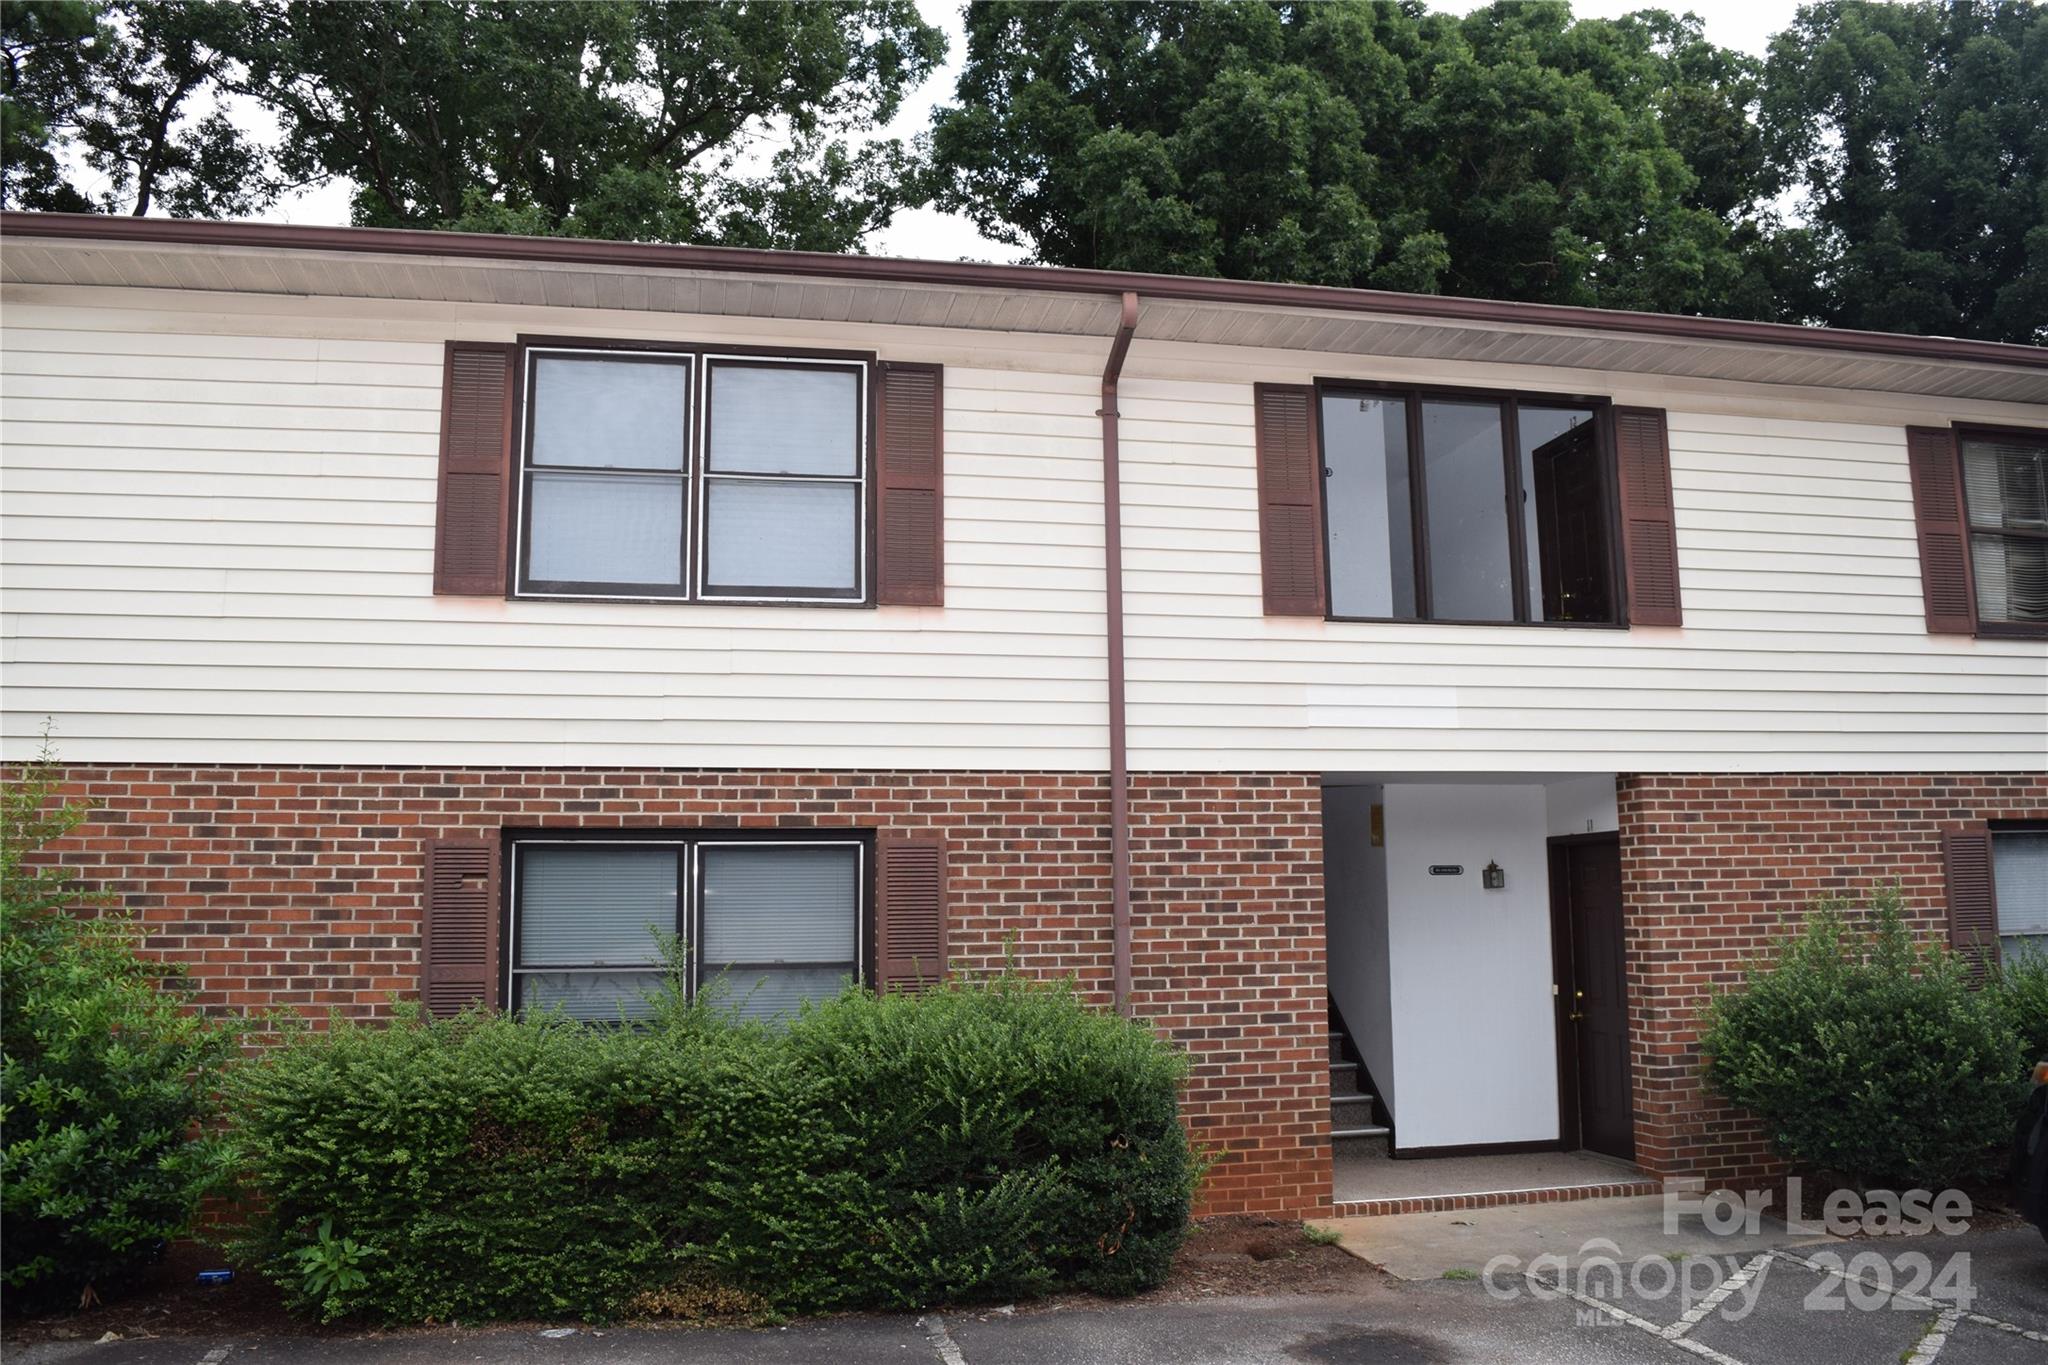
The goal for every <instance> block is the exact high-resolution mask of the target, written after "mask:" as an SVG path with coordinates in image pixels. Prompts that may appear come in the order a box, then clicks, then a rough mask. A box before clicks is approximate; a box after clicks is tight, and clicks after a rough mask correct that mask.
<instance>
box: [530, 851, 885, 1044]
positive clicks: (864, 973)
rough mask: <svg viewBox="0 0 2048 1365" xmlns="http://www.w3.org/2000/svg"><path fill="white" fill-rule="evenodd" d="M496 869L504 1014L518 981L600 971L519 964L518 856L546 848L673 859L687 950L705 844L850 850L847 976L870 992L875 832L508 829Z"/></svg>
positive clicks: (694, 965) (696, 921) (696, 919)
mask: <svg viewBox="0 0 2048 1365" xmlns="http://www.w3.org/2000/svg"><path fill="white" fill-rule="evenodd" d="M503 839H504V844H503V867H504V872H503V874H502V875H501V877H500V883H501V895H502V897H503V904H502V905H500V906H499V908H498V923H499V930H498V934H499V942H500V943H502V944H503V945H504V947H503V949H502V953H501V956H502V961H501V962H500V964H499V966H498V973H497V975H498V979H497V981H496V982H495V983H494V987H495V989H497V990H498V991H500V992H501V994H500V996H499V998H500V999H502V1000H503V1001H504V1002H505V1009H506V1012H507V1013H516V1012H517V1011H518V1010H519V1009H520V1008H521V1005H522V1000H521V996H522V994H523V992H522V990H521V985H520V980H519V978H520V976H521V975H522V974H526V973H530V972H533V971H537V970H548V971H564V972H577V971H582V972H589V971H593V970H600V969H595V968H591V967H579V966H574V965H570V966H555V967H546V966H543V967H536V968H523V967H521V966H520V962H519V939H518V930H519V917H518V916H519V850H520V849H521V848H522V847H533V846H541V847H546V846H549V845H578V844H583V845H603V844H639V845H646V846H651V847H656V848H673V849H674V850H675V855H676V887H677V890H678V892H679V893H680V894H678V896H677V897H676V927H675V932H676V936H677V937H678V938H679V939H680V940H681V941H682V942H683V943H684V944H686V945H693V944H696V943H700V942H702V932H701V930H702V924H703V913H704V889H703V876H704V872H703V860H702V859H701V858H699V857H697V856H696V854H697V850H698V849H699V848H701V847H702V846H704V845H707V844H710V845H721V844H800V845H809V846H813V847H822V846H833V847H843V846H847V845H851V846H854V847H856V848H857V849H858V850H859V854H860V873H859V876H858V877H857V878H856V880H855V883H854V885H855V888H856V892H857V896H858V900H857V903H856V905H855V908H854V915H855V925H854V940H853V946H854V969H853V979H854V981H855V983H856V984H859V985H864V986H865V985H872V984H873V983H874V981H875V974H876V970H877V963H876V958H875V942H876V922H877V919H878V916H879V913H880V909H879V905H878V902H877V900H876V895H875V866H876V859H875V831H874V830H872V829H844V828H823V827H820V828H808V827H799V828H791V829H781V828H778V829H719V828H710V827H692V828H688V829H671V828H654V829H647V828H633V829H593V828H589V827H585V826H577V827H574V828H569V829H550V828H547V827H545V826H536V827H532V828H519V829H507V830H505V831H504V833H503ZM725 965H726V966H728V967H735V968H740V969H746V968H749V967H768V966H772V965H774V964H766V963H745V962H742V963H728V964H725ZM700 967H701V964H700V962H699V961H698V956H697V954H696V953H695V952H694V951H692V952H691V953H690V956H689V967H688V993H689V998H690V999H692V1000H695V999H696V998H697V996H698V992H699V989H700V987H701V985H702V983H701V982H700V981H699V979H698V976H699V971H700ZM603 970H610V971H612V972H614V973H615V974H618V975H636V974H644V973H645V972H648V971H654V972H660V971H662V970H665V969H664V968H662V967H658V966H657V967H644V966H635V967H620V968H614V969H603Z"/></svg>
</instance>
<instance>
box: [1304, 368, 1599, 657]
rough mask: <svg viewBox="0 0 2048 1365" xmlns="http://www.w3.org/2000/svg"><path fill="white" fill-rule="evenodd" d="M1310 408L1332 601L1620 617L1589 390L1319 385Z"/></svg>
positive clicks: (1522, 616)
mask: <svg viewBox="0 0 2048 1365" xmlns="http://www.w3.org/2000/svg"><path fill="white" fill-rule="evenodd" d="M1321 408H1322V450H1323V465H1324V470H1323V474H1324V489H1323V491H1324V507H1325V519H1326V535H1327V537H1328V555H1327V559H1328V564H1329V587H1330V614H1331V615H1332V616H1337V617H1349V618H1362V619H1372V620H1401V621H1412V620H1423V621H1457V622H1516V621H1523V622H1572V623H1583V624H1601V625H1607V624H1614V623H1616V622H1618V621H1619V619H1620V611H1619V602H1620V594H1619V593H1618V591H1617V587H1616V585H1617V582H1618V580H1619V574H1618V571H1617V568H1616V564H1615V560H1616V554H1615V537H1614V535H1613V533H1612V527H1613V511H1612V493H1611V487H1612V479H1611V477H1610V473H1609V471H1610V466H1611V461H1610V458H1609V456H1608V453H1607V451H1608V442H1607V438H1606V431H1605V422H1604V418H1603V405H1599V404H1595V403H1590V402H1579V401H1573V400H1567V399H1550V398H1536V397H1504V398H1503V397H1494V396H1490V395H1489V396H1481V395H1471V394H1461V393H1458V392H1456V391H1429V392H1419V391H1393V390H1386V389H1372V390H1362V389H1346V388H1332V389H1328V390H1325V391H1324V392H1323V394H1322V397H1321Z"/></svg>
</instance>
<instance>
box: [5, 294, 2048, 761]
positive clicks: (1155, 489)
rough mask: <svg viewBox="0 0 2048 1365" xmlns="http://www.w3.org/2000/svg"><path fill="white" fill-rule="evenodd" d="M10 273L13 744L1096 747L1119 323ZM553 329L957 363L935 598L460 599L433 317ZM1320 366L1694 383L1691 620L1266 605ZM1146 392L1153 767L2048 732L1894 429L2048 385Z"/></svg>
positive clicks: (1139, 416) (1686, 435)
mask: <svg viewBox="0 0 2048 1365" xmlns="http://www.w3.org/2000/svg"><path fill="white" fill-rule="evenodd" d="M6 298H7V303H8V307H7V315H6V320H7V326H6V330H5V334H4V348H5V355H4V370H0V392H4V400H5V402H4V411H0V422H4V452H0V464H4V469H0V489H4V498H5V502H4V507H0V514H4V541H5V544H4V574H5V579H4V590H5V597H4V602H0V660H4V663H5V665H6V674H7V676H6V681H7V691H8V695H7V708H6V727H7V729H6V735H7V749H6V752H7V754H8V756H9V757H10V758H14V757H20V756H22V755H24V754H26V753H28V752H31V751H32V750H33V749H34V747H35V744H36V736H37V734H38V732H39V731H40V730H41V727H42V723H43V720H44V718H45V717H49V718H50V719H51V720H52V721H53V722H54V725H55V728H56V735H57V741H58V745H59V752H60V755H61V756H62V757H63V758H65V759H69V760H73V761H78V762H121V763H125V762H135V763H156V764H177V763H241V764H278V765H285V764H341V765H383V764H421V765H454V764H480V765H508V766H517V767H528V768H530V767H542V766H547V765H579V766H582V765H608V764H609V765H630V766H631V767H634V768H643V767H664V766H666V767H682V768H691V769H702V768H741V769H762V768H801V769H810V770H816V769H832V768H884V769H969V770H989V769H1034V770H1040V769H1053V770H1066V771H1101V770H1102V768H1103V767H1104V766H1105V763H1106V742H1107V725H1106V717H1105V714H1104V707H1105V704H1106V686H1105V682H1104V678H1103V670H1104V663H1103V659H1104V646H1103V616H1102V611H1103V592H1102V506H1101V497H1102V485H1101V447H1100V433H1101V424H1100V421H1099V419H1098V418H1097V416H1096V409H1097V408H1098V407H1099V406H1100V391H1099V387H1098V386H1099V378H1100V371H1101V365H1102V360H1103V355H1104V353H1105V351H1106V348H1107V338H1106V337H1105V338H1102V339H1100V340H1099V341H1097V340H1091V339H1076V338H1071V337H1068V338H1061V337H1046V336H1033V335H1028V334H998V333H979V332H961V331H945V330H941V329H934V328H918V327H877V326H854V325H851V324H820V323H798V322H791V321H777V320H774V319H734V318H722V319H707V318H690V317H676V318H670V319H662V318H659V317H650V316H649V315H646V314H635V315H623V314H602V313H595V312H577V311H573V310H569V309H563V308H553V309H550V308H543V307H537V306H536V307H531V308H522V307H484V306H473V305H466V306H463V307H460V308H458V307H454V306H440V307H436V306H434V305H425V304H407V305H401V304H377V303H369V302H349V301H334V300H327V301H321V300H313V301H307V300H274V299H251V298H243V297H235V296H228V295H189V296H183V297H179V296H173V295H169V294H152V293H146V292H143V291H131V290H103V289H66V288H62V287H57V286H33V287H30V286H15V287H10V289H9V290H8V292H7V294H6ZM522 333H525V334H545V335H550V336H563V335H584V336H592V337H644V338H646V339H648V340H651V341H662V340H670V341H678V342H691V343H703V344H705V345H709V346H716V345H718V344H721V343H729V344H733V345H746V346H771V347H774V346H780V347H792V348H806V347H809V348H837V349H859V350H869V351H874V352H876V353H878V354H881V355H883V356H885V357H887V358H890V359H898V360H906V361H938V362H942V363H944V364H945V366H946V372H945V448H946V482H945V496H946V528H945V529H946V606H945V607H944V608H905V607H885V608H879V609H852V610H849V609H845V608H843V607H842V608H810V607H777V606H743V605H718V606H715V607H714V606H705V607H690V606H679V605H675V604H668V603H630V602H620V603H607V602H597V603H591V602H555V601H504V600H498V599H484V598H457V597H439V598H437V597H435V596H433V594H432V590H431V588H432V584H431V575H432V552H433V534H434V490H435V473H436V449H437V439H436V438H437V432H438V429H439V424H440V385H441V361H442V343H443V342H444V341H446V340H448V339H450V338H460V339H464V340H478V341H492V340H498V341H509V340H511V339H512V338H514V337H515V336H517V335H520V334H522ZM1425 371H1426V372H1425ZM1319 374H1320V375H1326V376H1330V377H1344V378H1357V379H1382V380H1386V381H1388V382H1396V383H1414V382H1417V381H1420V380H1426V381H1428V382H1431V383H1439V384H1446V385H1463V386H1480V387H1491V388H1505V389H1523V390H1531V389H1545V388H1548V389H1552V390H1560V391H1570V392H1578V393H1601V394H1609V395H1612V396H1613V397H1614V399H1615V400H1616V401H1617V402H1622V403H1638V404H1641V403H1648V404H1651V405H1656V406H1664V407H1667V408H1668V409H1669V410H1670V439H1671V450H1672V472H1673V480H1674V484H1675V496H1676V512H1677V531H1678V549H1679V560H1680V567H1681V572H1682V586H1683V592H1684V604H1685V622H1686V623H1685V625H1684V626H1683V627H1682V628H1676V629H1673V628H1653V629H1650V628H1639V629H1637V630H1634V631H1629V632H1622V631H1614V630H1601V629H1593V628H1548V627H1531V626H1497V627H1475V626H1451V625H1434V624H1425V623H1413V622H1401V623H1390V624H1367V623H1360V622H1323V621H1315V620H1303V619H1293V618H1287V619H1283V618H1268V617H1265V616H1263V615H1262V614H1261V606H1260V583H1259V554H1258V522H1257V506H1256V499H1255V484H1256V479H1255V469H1254V464H1253V443H1252V407H1251V384H1252V382H1253V381H1255V380H1266V381H1273V382H1292V383H1300V382H1304V381H1306V380H1308V379H1309V378H1312V377H1314V376H1316V375H1319ZM1689 405H1690V406H1689ZM1121 407H1122V411H1123V425H1122V435H1123V442H1122V449H1123V461H1124V471H1123V497H1124V555H1125V571H1126V577H1125V583H1126V606H1127V612H1128V622H1127V632H1128V652H1129V678H1130V726H1131V731H1130V739H1131V761H1132V765H1133V766H1134V767H1135V768H1137V769H1140V770H1193V771H1203V770H1210V771H1270V770H1300V771H1378V772H1401V771H1414V772H1432V771H1466V772H1499V771H1511V770H1524V771H1541V772H1546V773H1557V772H1571V771H1586V772H1616V771H1621V772H1627V771H1639V770H1647V771H1792V772H1798V771H1825V770H1831V769H1841V770H1859V771H1895V770H1905V771H1945V770H1965V771H1968V770H1994V769H2003V770H2013V769H2020V770H2031V769H2038V768H2040V767H2041V766H2042V765H2043V764H2044V763H2048V644H2044V643H2043V642H2041V641H2038V640H2031V641H2030V640H2010V639H2007V640H1969V639H1962V638H1955V637H1941V636H1930V635H1928V634H1927V632H1926V629H1925V625H1924V621H1923V616H1922V605H1921V600H1920V583H1919V567H1918V558H1917V552H1916V548H1915V539H1914V527H1913V520H1912V502H1911V495H1910V491H1909V489H1908V485H1907V480H1906V463H1905V434H1904V428H1905V426H1906V425H1908V424H1920V425H1931V424H1946V423H1947V422H1948V421H1950V420H1974V421H1980V422H1987V423H2003V424H2007V425H2024V424H2027V423H2029V422H2031V423H2034V424H2043V425H2048V412H2043V411H2042V410H2040V409H2033V408H2026V407H2021V406H2019V405H2014V404H1988V403H1977V404H1971V403H1969V402H1965V401H1961V400H1936V399H1924V400H1923V399H1914V398H1910V397H1900V396H1889V395H1871V394H1861V393H1828V392H1823V391H1819V390H1811V389H1796V388H1787V387H1777V386H1748V387H1738V386H1734V385H1730V384H1715V383H1707V382H1705V381H1667V380H1662V379H1658V378H1656V377H1630V376H1614V375H1599V374H1594V373H1590V372H1585V371H1543V370H1540V369H1537V368H1535V367H1530V366H1508V365H1480V364H1474V363H1448V362H1446V363H1441V364H1431V365H1427V366H1425V365H1424V364H1423V363H1422V362H1418V361H1414V360H1404V361H1391V360H1390V361H1386V362H1381V363H1369V362H1367V361H1366V360H1365V359H1363V358H1360V357H1356V356H1349V357H1337V356H1318V355H1313V354H1307V353H1300V352H1283V351H1273V350H1260V351H1254V350H1242V351H1240V350H1236V349H1230V348H1221V347H1214V346H1201V347H1196V346H1183V345H1179V344H1177V343H1166V342H1154V341H1148V340H1147V339H1146V338H1145V337H1144V336H1142V335H1141V337H1140V338H1139V340H1138V342H1137V344H1136V345H1135V346H1134V347H1133V349H1132V353H1131V360H1130V368H1129V371H1128V373H1127V375H1126V378H1125V380H1124V384H1123V393H1122V399H1121Z"/></svg>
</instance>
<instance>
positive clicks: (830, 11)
mask: <svg viewBox="0 0 2048 1365" xmlns="http://www.w3.org/2000/svg"><path fill="white" fill-rule="evenodd" d="M944 55H945V37H944V35H943V34H942V33H940V32H939V31H938V30H937V29H935V28H933V27H931V26H930V25H928V24H926V23H924V22H923V20H922V19H921V18H919V16H918V13H917V8H916V6H915V4H914V3H913V0H833V2H832V3H820V4H803V5H790V4H777V3H765V2H764V0H730V2H729V3H722V4H681V3H659V2H658V0H558V2H557V3H547V4H540V3H517V2H516V0H409V2H408V3H396V2H394V0H375V2H374V3H373V2H371V0H363V2H361V3H349V4H337V3H330V2H329V0H248V2H247V3H240V2H239V0H92V2H91V3H86V2H85V0H27V2H24V3H15V0H9V3H8V4H7V5H6V6H5V8H4V10H0V56H4V58H5V67H4V72H5V76H6V86H5V90H4V96H5V98H4V103H0V111H4V114H5V119H6V123H5V128H6V136H7V148H6V151H7V158H6V159H7V164H8V167H9V169H8V171H7V173H6V178H5V182H4V191H5V194H4V197H5V201H6V203H7V204H8V205H9V206H10V207H22V208H43V209H68V210H99V211H103V212H133V213H148V212H157V211H166V212H170V213H172V214H178V215H193V216H207V217H232V216H237V215H241V214H247V213H250V212H254V211H258V210H260V209H262V208H264V207H266V206H267V205H268V204H269V203H270V202H272V201H273V200H274V199H275V198H276V197H277V195H278V193H279V192H280V191H281V190H282V189H283V188H285V187H287V186H289V185H292V184H303V183H311V182H315V181H320V180H326V179H331V178H341V179H345V180H348V181H350V182H352V183H353V184H354V185H355V186H356V187H357V193H356V197H355V202H354V208H353V217H354V220H355V221H356V222H357V223H358V224H363V225H373V226H406V227H435V228H470V229H478V230H484V231H502V232H531V233H543V234H568V235H579V236H597V237H620V238H641V239H655V240H662V241H715V242H727V243H734V244H740V245H748V246H781V247H800V248H810V249H815V250H824V251H843V250H847V249H850V248H851V247H853V246H856V245H858V243H859V242H860V240H861V239H862V237H863V236H864V235H865V234H866V233H868V232H869V231H871V230H873V229H874V228H876V227H878V226H880V225H881V224H883V223H885V222H887V221H888V219H889V217H890V215H891V214H892V213H893V212H894V211H895V210H896V208H898V207H899V206H901V205H902V204H904V203H906V202H922V200H923V199H924V198H925V197H927V196H926V192H925V189H924V185H925V175H924V172H923V167H922V163H921V161H920V160H919V159H918V157H917V156H916V155H915V153H914V152H913V150H912V149H910V148H907V147H904V146H903V145H901V144H900V143H898V142H895V141H879V142H871V143H868V144H867V145H863V146H860V147H858V148H856V147H854V146H853V145H852V139H851V135H853V134H857V133H864V132H866V131H867V130H870V129H872V128H874V127H876V126H877V125H879V124H881V123H883V122H886V121H887V120H888V119H889V117H890V116H891V115H893V114H894V113H895V111H896V108H897V106H898V105H899V103H900V102H901V100H902V97H903V94H904V92H905V91H906V90H908V89H910V88H912V87H913V86H915V85H916V84H917V83H918V82H919V81H921V80H923V79H924V78H925V77H926V76H927V75H928V74H929V73H930V72H931V71H932V70H933V68H934V67H935V66H936V65H937V64H938V62H939V61H940V60H941V59H942V58H943V57H944ZM234 113H239V114H240V115H241V117H240V118H239V119H237V118H234V117H231V114H234ZM266 116H267V117H268V118H270V119H274V120H275V121H276V123H277V124H278V125H279V128H280V134H281V135H280V136H279V137H278V138H277V139H276V140H275V145H274V146H271V145H267V144H261V143H259V142H257V141H254V140H252V139H251V138H250V136H249V135H248V133H247V132H246V131H245V129H246V128H247V127H259V128H260V126H261V124H262V122H263V118H264V117H266ZM762 147H774V148H779V150H775V151H774V153H773V155H772V156H770V157H768V158H767V159H766V162H765V164H762V165H759V166H755V167H754V168H753V169H751V170H750V169H748V165H747V163H746V162H745V160H744V159H745V158H746V157H747V156H748V154H749V153H751V152H753V151H755V150H756V149H757V148H762Z"/></svg>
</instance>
